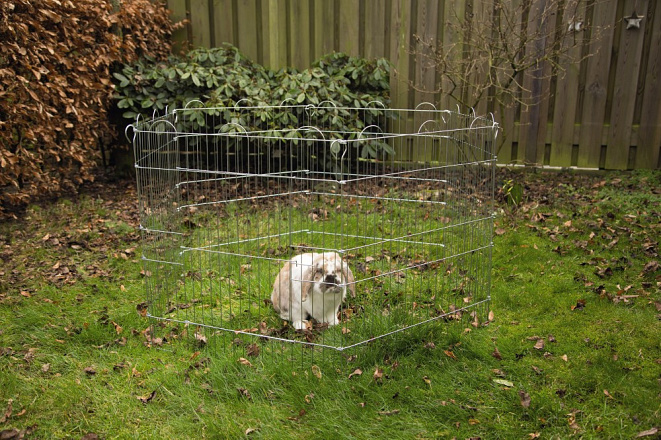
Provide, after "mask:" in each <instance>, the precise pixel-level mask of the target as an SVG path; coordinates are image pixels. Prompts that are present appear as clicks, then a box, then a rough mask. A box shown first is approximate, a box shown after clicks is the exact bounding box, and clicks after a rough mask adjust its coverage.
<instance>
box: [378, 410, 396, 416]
mask: <svg viewBox="0 0 661 440" xmlns="http://www.w3.org/2000/svg"><path fill="white" fill-rule="evenodd" d="M395 414H399V410H398V409H391V410H390V411H379V415H380V416H394V415H395Z"/></svg>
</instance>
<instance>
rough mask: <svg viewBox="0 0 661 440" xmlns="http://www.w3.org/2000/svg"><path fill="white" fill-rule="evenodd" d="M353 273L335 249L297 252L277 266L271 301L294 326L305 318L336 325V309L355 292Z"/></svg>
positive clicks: (302, 323) (303, 324)
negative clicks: (317, 251)
mask: <svg viewBox="0 0 661 440" xmlns="http://www.w3.org/2000/svg"><path fill="white" fill-rule="evenodd" d="M354 284H355V281H354V277H353V273H351V269H349V266H348V265H347V263H346V262H343V261H342V257H340V255H339V254H337V253H335V252H324V253H306V254H300V255H297V256H295V257H294V258H292V259H291V260H289V261H288V262H287V263H285V265H284V266H283V267H282V269H280V273H279V274H278V276H277V277H276V278H275V283H273V292H272V293H271V302H272V303H273V308H275V311H276V312H278V313H280V317H281V318H282V319H286V320H288V321H291V322H292V325H293V326H294V328H295V329H297V330H303V329H305V328H306V321H307V320H308V319H310V318H314V319H315V320H316V321H317V322H319V323H328V325H336V324H337V323H338V322H339V319H338V317H337V314H338V310H339V308H340V305H341V304H342V301H343V300H344V298H346V296H347V289H348V290H349V292H350V293H351V296H353V297H355V296H356V290H355V286H354Z"/></svg>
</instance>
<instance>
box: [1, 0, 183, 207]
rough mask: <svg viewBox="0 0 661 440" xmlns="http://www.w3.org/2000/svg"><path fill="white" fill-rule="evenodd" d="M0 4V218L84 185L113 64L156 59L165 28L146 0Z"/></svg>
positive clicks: (165, 45) (108, 132)
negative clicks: (38, 199) (146, 58)
mask: <svg viewBox="0 0 661 440" xmlns="http://www.w3.org/2000/svg"><path fill="white" fill-rule="evenodd" d="M120 5H121V6H119V7H118V8H115V9H114V8H113V5H112V4H111V2H110V1H109V0H76V1H73V0H9V1H3V2H0V41H2V44H0V215H2V214H3V213H6V212H7V210H9V209H11V208H15V207H18V206H22V205H25V204H26V203H28V202H29V201H31V200H33V199H35V198H36V197H41V196H52V195H56V194H58V193H60V192H62V191H69V190H75V188H76V187H77V186H78V185H80V184H81V183H83V182H84V181H89V180H93V170H94V168H95V166H96V165H97V162H98V159H99V157H100V154H99V143H100V142H105V143H108V142H109V141H110V140H111V139H113V138H114V137H116V133H115V130H114V129H113V127H112V126H111V124H110V123H109V121H108V110H109V108H110V106H111V105H112V100H111V94H112V91H113V85H112V81H111V80H110V78H111V75H112V69H113V66H117V65H118V63H129V62H133V61H135V60H137V58H138V57H140V56H151V57H154V58H164V57H166V56H167V54H168V53H169V52H170V50H171V42H170V35H171V33H172V30H173V24H172V23H171V22H170V20H169V16H168V11H167V10H166V9H165V8H164V6H163V4H161V3H159V2H151V1H149V0H122V1H121V3H120Z"/></svg>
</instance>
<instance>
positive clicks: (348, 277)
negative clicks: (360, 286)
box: [342, 261, 356, 298]
mask: <svg viewBox="0 0 661 440" xmlns="http://www.w3.org/2000/svg"><path fill="white" fill-rule="evenodd" d="M342 275H344V283H345V284H348V285H349V292H351V296H352V297H353V298H355V297H356V285H355V282H356V280H355V279H354V277H353V272H351V269H349V265H348V264H347V263H346V262H344V261H343V262H342Z"/></svg>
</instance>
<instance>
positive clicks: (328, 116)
mask: <svg viewBox="0 0 661 440" xmlns="http://www.w3.org/2000/svg"><path fill="white" fill-rule="evenodd" d="M114 77H115V82H116V94H115V98H116V99H117V106H118V107H119V108H120V109H123V111H124V113H123V116H124V117H125V118H127V119H130V120H135V119H136V117H138V115H142V116H144V117H146V118H149V117H151V116H152V115H153V114H155V113H156V114H162V113H164V112H165V110H166V108H168V107H169V108H171V109H172V108H182V107H185V106H187V105H189V103H190V102H191V101H194V100H198V101H200V104H199V106H201V107H204V108H205V109H206V110H204V111H203V112H202V111H201V112H199V113H198V114H195V115H191V116H192V117H191V118H190V119H189V120H188V121H187V123H188V124H190V126H189V127H181V129H192V130H194V131H196V132H198V131H200V130H201V131H203V132H204V131H216V132H218V131H220V132H229V131H233V130H238V126H237V125H236V124H240V125H241V126H242V127H244V128H245V129H247V130H249V131H257V130H258V131H262V132H264V135H265V137H267V138H270V140H269V141H267V142H266V144H268V143H269V142H271V143H272V142H277V141H278V140H279V139H284V138H287V139H293V141H294V142H293V143H294V144H296V143H297V141H298V139H300V138H301V137H303V134H302V132H301V130H300V127H302V126H305V125H308V124H306V120H305V117H306V114H305V113H306V112H305V107H306V106H309V105H312V106H319V105H323V104H324V103H329V104H328V105H335V106H337V107H355V108H370V110H369V111H364V112H350V111H344V110H338V111H334V112H331V111H325V112H324V111H323V110H320V111H319V114H317V124H320V125H321V126H319V125H318V126H317V128H319V129H321V130H327V131H334V132H336V133H337V134H336V135H335V136H336V137H338V138H339V137H341V135H340V134H339V133H344V134H347V133H349V134H348V136H349V137H350V138H351V137H354V138H355V136H357V135H358V133H360V132H361V130H363V129H365V128H366V127H369V126H371V125H378V121H379V118H381V119H382V117H383V112H382V111H380V109H382V108H384V107H387V106H388V104H389V91H390V84H389V77H390V64H389V63H388V61H386V60H385V59H378V60H372V61H370V60H365V59H361V58H356V57H350V56H348V55H345V54H342V53H333V54H330V55H327V56H325V57H323V58H322V59H320V60H319V61H317V62H316V63H315V64H314V65H313V66H312V67H310V68H309V69H306V70H303V71H297V70H295V69H281V70H279V71H274V70H270V69H267V68H265V67H263V66H261V65H259V64H257V63H254V62H252V61H250V60H249V59H247V58H246V57H245V56H243V55H242V54H241V53H240V52H239V50H238V49H237V48H235V47H233V46H231V45H225V46H223V47H219V48H213V49H196V50H193V51H191V52H189V53H187V54H186V55H183V56H171V57H170V58H169V59H168V60H167V62H156V61H154V60H152V59H143V60H141V61H139V62H137V63H134V64H130V65H126V66H124V68H123V69H121V71H120V72H117V73H115V74H114ZM279 105H282V106H290V107H291V108H290V111H277V112H273V111H269V110H266V109H264V110H259V109H256V110H254V111H253V112H252V114H251V117H250V118H249V120H247V118H246V117H245V111H242V110H239V109H240V107H242V106H251V107H264V106H279ZM221 108H222V109H224V110H223V111H222V114H221V111H220V110H218V109H221ZM232 109H237V110H236V111H233V110H232ZM207 115H211V116H214V121H216V123H215V125H214V126H213V127H206V124H207V119H206V118H205V116H207ZM218 121H220V122H218ZM182 123H183V122H182ZM228 123H230V124H228ZM232 123H234V124H232ZM306 137H307V136H306ZM308 142H310V143H311V144H313V143H314V142H313V140H309V141H308ZM319 148H323V145H318V146H317V147H316V149H317V150H318V149H319ZM309 151H314V148H313V149H311V150H309ZM384 152H385V153H391V152H392V148H391V147H390V146H389V145H388V144H386V143H385V142H378V141H375V142H370V143H365V144H364V145H362V146H361V151H360V152H359V154H360V155H361V156H362V157H363V158H377V156H378V155H379V154H382V153H384ZM311 154H313V155H314V153H311Z"/></svg>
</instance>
